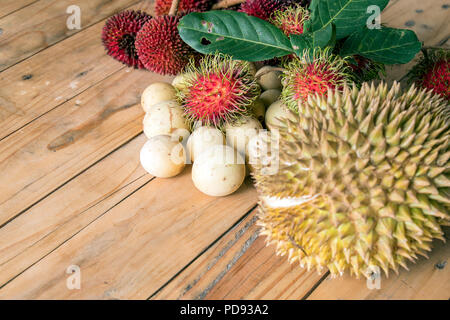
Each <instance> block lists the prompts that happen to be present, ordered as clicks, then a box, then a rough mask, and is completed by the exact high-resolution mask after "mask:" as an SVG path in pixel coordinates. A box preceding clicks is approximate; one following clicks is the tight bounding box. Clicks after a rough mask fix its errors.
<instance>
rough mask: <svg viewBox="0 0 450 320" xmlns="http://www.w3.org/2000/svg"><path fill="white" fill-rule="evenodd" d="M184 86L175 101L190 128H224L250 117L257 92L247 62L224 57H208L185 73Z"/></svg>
mask: <svg viewBox="0 0 450 320" xmlns="http://www.w3.org/2000/svg"><path fill="white" fill-rule="evenodd" d="M185 75H186V76H185V78H184V83H183V84H182V86H181V88H182V89H181V90H177V97H178V99H179V101H180V103H181V105H182V107H183V109H184V113H185V116H186V119H187V120H188V121H189V122H190V123H191V125H193V124H198V123H201V124H202V125H212V126H215V127H217V128H219V129H222V128H223V125H224V124H226V123H228V122H232V121H238V120H239V119H241V118H242V117H244V116H246V115H249V114H251V112H252V111H251V107H252V103H253V101H254V100H255V99H256V98H257V97H258V96H259V93H260V88H259V85H258V84H257V83H256V80H255V78H254V76H253V74H252V71H251V69H250V64H249V63H248V62H246V61H237V60H233V59H232V58H231V57H230V56H227V55H223V54H216V55H208V56H205V57H204V58H203V59H202V60H200V62H199V65H198V66H196V65H195V63H194V62H193V61H192V62H191V63H190V64H189V65H188V67H187V68H186V70H185Z"/></svg>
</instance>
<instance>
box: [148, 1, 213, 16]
mask: <svg viewBox="0 0 450 320" xmlns="http://www.w3.org/2000/svg"><path fill="white" fill-rule="evenodd" d="M213 2H214V1H211V0H180V4H179V6H178V12H179V13H181V14H186V13H189V12H203V11H207V10H208V9H210V8H211V6H212V4H213ZM171 5H172V0H156V1H155V13H156V15H157V16H162V15H166V14H169V10H170V6H171Z"/></svg>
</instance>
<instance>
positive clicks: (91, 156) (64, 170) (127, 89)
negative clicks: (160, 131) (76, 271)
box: [0, 69, 167, 225]
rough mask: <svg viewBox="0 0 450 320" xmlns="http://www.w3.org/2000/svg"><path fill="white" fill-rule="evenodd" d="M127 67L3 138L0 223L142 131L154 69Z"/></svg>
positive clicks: (153, 79) (161, 78) (1, 144)
mask: <svg viewBox="0 0 450 320" xmlns="http://www.w3.org/2000/svg"><path fill="white" fill-rule="evenodd" d="M127 71H130V70H125V69H122V70H120V71H118V72H117V73H115V74H114V75H112V76H111V77H109V78H108V79H106V80H104V81H102V82H101V83H100V84H98V85H95V86H93V87H91V88H90V89H89V90H86V91H85V92H83V93H82V94H80V95H79V96H78V97H77V99H72V100H69V101H67V102H66V103H64V104H63V105H61V106H60V107H58V108H56V109H53V110H52V111H50V112H48V113H46V114H45V115H43V116H42V117H40V118H39V119H37V120H36V121H33V122H32V123H30V124H29V125H28V126H26V127H25V128H23V129H21V130H19V131H17V132H15V133H14V134H12V135H10V136H8V137H7V138H5V139H4V140H2V141H1V142H0V181H1V184H0V225H2V224H4V223H5V222H7V221H8V220H9V219H11V218H13V217H14V216H16V215H17V214H19V213H20V212H21V211H22V210H24V209H26V208H27V207H29V206H31V205H32V204H34V203H35V202H36V201H39V200H40V199H42V198H43V197H45V196H46V195H47V194H48V193H50V192H51V191H53V190H55V189H56V188H57V187H59V186H60V185H62V184H63V183H64V182H66V181H67V180H69V179H71V178H72V177H74V176H76V175H77V174H78V173H80V172H81V171H83V170H84V169H85V168H87V167H89V166H90V165H92V164H93V163H95V162H96V161H98V160H99V159H101V158H102V157H104V156H105V155H107V154H108V153H110V152H111V151H112V150H114V149H116V148H117V147H119V146H120V145H122V144H123V143H125V142H127V141H129V140H130V139H132V138H133V137H135V136H137V135H138V134H139V133H140V132H141V131H142V119H143V115H144V112H143V110H142V108H141V106H140V103H139V100H140V94H141V92H142V91H143V89H144V88H145V87H146V86H148V85H149V84H150V83H153V82H154V81H158V80H159V81H161V80H164V79H167V78H165V77H162V76H157V75H155V74H152V73H150V72H146V71H138V70H133V71H130V72H127Z"/></svg>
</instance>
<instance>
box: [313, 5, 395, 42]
mask: <svg viewBox="0 0 450 320" xmlns="http://www.w3.org/2000/svg"><path fill="white" fill-rule="evenodd" d="M388 3H389V0H320V1H316V2H314V6H315V7H314V8H313V10H312V13H311V20H312V24H311V26H312V31H316V30H320V29H322V28H324V27H327V26H328V25H330V24H332V23H334V24H335V25H336V38H337V39H338V40H339V39H342V38H345V37H346V36H348V35H350V34H352V33H353V32H355V31H357V30H358V29H360V28H361V27H363V26H365V25H366V24H367V20H368V19H369V17H371V16H372V14H373V12H372V11H370V12H369V13H368V12H367V9H368V8H369V7H370V6H373V5H375V6H378V7H379V8H380V12H381V11H383V9H384V8H385V7H386V6H387V4H388Z"/></svg>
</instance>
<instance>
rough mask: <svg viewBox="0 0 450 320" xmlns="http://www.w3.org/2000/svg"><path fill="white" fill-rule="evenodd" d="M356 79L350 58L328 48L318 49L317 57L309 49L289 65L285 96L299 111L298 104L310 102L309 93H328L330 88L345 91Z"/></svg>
mask: <svg viewBox="0 0 450 320" xmlns="http://www.w3.org/2000/svg"><path fill="white" fill-rule="evenodd" d="M352 80H353V77H352V76H351V74H350V68H349V67H348V62H347V61H346V59H343V58H341V57H339V56H337V55H333V54H331V53H330V51H329V50H328V49H326V50H316V51H315V52H314V55H313V57H310V55H309V53H308V52H305V54H304V55H303V56H302V57H300V58H294V59H293V60H291V61H290V62H289V63H288V64H287V66H286V72H285V73H284V74H283V85H284V86H283V92H282V99H283V101H284V103H285V104H286V105H287V106H288V107H289V108H290V109H291V110H293V111H295V112H297V111H298V103H299V102H302V101H307V99H308V96H310V95H316V94H317V95H320V96H323V95H324V96H326V95H327V94H328V90H342V89H343V87H344V85H345V84H346V83H350V82H351V81H352Z"/></svg>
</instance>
